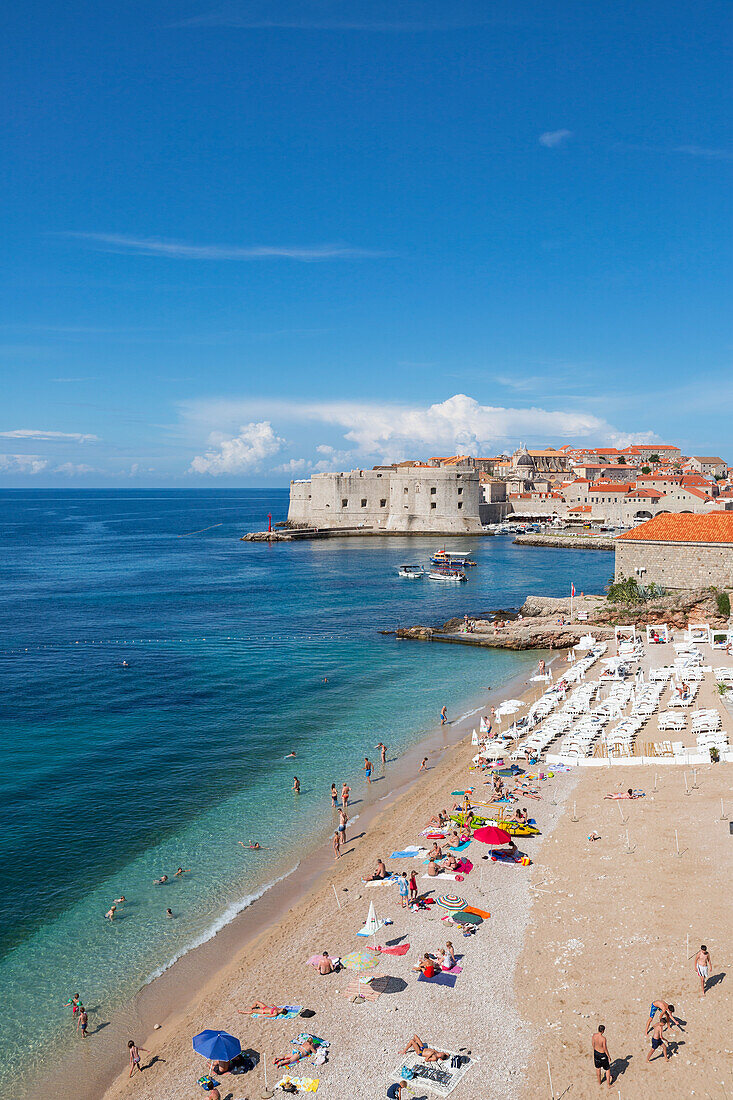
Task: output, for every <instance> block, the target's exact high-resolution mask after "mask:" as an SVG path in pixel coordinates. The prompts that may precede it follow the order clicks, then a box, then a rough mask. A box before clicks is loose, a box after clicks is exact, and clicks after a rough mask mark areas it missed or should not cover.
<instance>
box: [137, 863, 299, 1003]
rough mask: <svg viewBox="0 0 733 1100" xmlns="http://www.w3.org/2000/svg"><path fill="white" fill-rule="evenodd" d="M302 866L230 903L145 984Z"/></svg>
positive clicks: (296, 865) (148, 983) (148, 982)
mask: <svg viewBox="0 0 733 1100" xmlns="http://www.w3.org/2000/svg"><path fill="white" fill-rule="evenodd" d="M299 867H300V862H298V863H296V864H295V866H294V867H291V868H290V870H289V871H286V872H285V874H284V875H280V876H279V877H278V878H274V879H273V880H272V882H268V883H266V885H265V886H263V887H261V889H259V890H257V891H255V893H254V894H246V895H245V897H243V898H240V900H239V901H233V902H232V904H231V905H228V906H227V908H226V909H225V910H224V912H223V913H222V914H221V916H220V917H217V918H216V920H215V921H214V923H213V924H211V925H210V926H209V927H208V928H207V929H206V931H205V932H202V933H201V935H200V936H197V937H196V939H194V940H191V942H190V943H188V944H186V946H185V947H182V948H181V950H180V951H177V952H176V953H175V955H174V956H173V958H172V959H169V960H168V962H167V963H164V964H163V965H162V966H159V967H157V969H155V970H154V971H153V973H152V974H149V975H148V977H147V978H146V979H145V981H144V982H143V985H150V983H151V982H154V981H155V979H156V978H159V977H160V976H161V974H165V972H166V970H170V968H171V967H172V966H173V964H174V963H177V962H178V960H179V959H182V958H183V956H184V955H187V954H188V953H189V951H193V950H194V949H195V948H197V947H201V945H202V944H203V943H208V941H209V940H213V938H214V936H215V935H216V934H217V932H221V930H222V928H225V927H226V925H227V924H231V922H232V921H233V920H234V918H235V917H237V916H239V914H240V913H241V912H243V911H244V910H245V909H248V908H249V907H250V905H252V904H253V903H254V902H256V901H257V900H258V899H259V898H261V897H262V895H263V894H266V893H267V891H268V890H271V889H272V888H273V886H277V884H278V882H283V880H284V879H286V878H289V876H290V875H292V874H294V873H295V872H296V871H297V870H298V868H299Z"/></svg>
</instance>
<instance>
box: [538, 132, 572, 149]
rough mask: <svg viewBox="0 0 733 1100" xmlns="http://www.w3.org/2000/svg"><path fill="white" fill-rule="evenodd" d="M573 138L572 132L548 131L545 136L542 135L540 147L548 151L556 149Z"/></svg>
mask: <svg viewBox="0 0 733 1100" xmlns="http://www.w3.org/2000/svg"><path fill="white" fill-rule="evenodd" d="M572 136H573V131H572V130H547V131H545V133H544V134H540V137H539V142H540V145H544V146H545V148H546V149H554V148H556V146H558V145H562V144H563V142H565V141H567V140H568V138H571V137H572Z"/></svg>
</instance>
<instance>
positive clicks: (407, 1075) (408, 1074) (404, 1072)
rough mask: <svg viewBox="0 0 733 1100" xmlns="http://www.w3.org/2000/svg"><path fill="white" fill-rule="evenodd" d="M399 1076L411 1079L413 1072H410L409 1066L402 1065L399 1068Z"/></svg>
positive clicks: (406, 1079) (407, 1079)
mask: <svg viewBox="0 0 733 1100" xmlns="http://www.w3.org/2000/svg"><path fill="white" fill-rule="evenodd" d="M400 1076H401V1077H404V1079H405V1081H411V1080H412V1079H413V1077H414V1076H415V1074H414V1073H413V1072H412V1070H411V1069H410V1067H409V1066H403V1067H402V1069H401V1070H400Z"/></svg>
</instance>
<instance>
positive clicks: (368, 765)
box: [364, 756, 372, 786]
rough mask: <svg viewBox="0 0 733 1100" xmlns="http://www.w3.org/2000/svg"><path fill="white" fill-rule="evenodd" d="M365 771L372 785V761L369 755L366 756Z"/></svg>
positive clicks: (368, 781)
mask: <svg viewBox="0 0 733 1100" xmlns="http://www.w3.org/2000/svg"><path fill="white" fill-rule="evenodd" d="M364 772H365V774H366V781H367V783H368V784H369V786H371V782H372V762H371V760H370V759H369V757H368V756H365V757H364Z"/></svg>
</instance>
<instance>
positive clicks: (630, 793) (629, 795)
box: [603, 787, 644, 801]
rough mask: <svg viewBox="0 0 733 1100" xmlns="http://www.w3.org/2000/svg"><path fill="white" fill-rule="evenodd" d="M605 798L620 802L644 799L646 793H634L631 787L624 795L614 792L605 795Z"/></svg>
mask: <svg viewBox="0 0 733 1100" xmlns="http://www.w3.org/2000/svg"><path fill="white" fill-rule="evenodd" d="M603 797H604V798H613V799H614V800H616V801H618V799H619V798H643V797H644V792H643V791H632V789H631V787H629V789H628V791H625V792H624V793H623V794H620V793H619V792H618V791H614V793H613V794H604V796H603Z"/></svg>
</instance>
